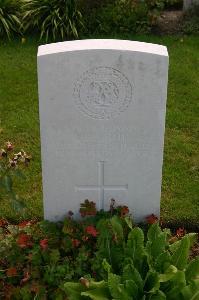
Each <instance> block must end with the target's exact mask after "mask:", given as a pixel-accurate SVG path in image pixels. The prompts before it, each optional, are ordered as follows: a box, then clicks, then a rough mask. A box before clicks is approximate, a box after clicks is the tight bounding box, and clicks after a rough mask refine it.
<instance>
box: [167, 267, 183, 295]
mask: <svg viewBox="0 0 199 300" xmlns="http://www.w3.org/2000/svg"><path fill="white" fill-rule="evenodd" d="M169 283H170V285H169V291H168V292H167V293H166V295H167V298H168V300H176V299H179V300H181V298H180V291H181V290H182V289H183V288H184V287H185V286H186V279H185V273H184V271H177V273H176V274H175V276H173V277H172V278H171V280H170V282H169Z"/></svg>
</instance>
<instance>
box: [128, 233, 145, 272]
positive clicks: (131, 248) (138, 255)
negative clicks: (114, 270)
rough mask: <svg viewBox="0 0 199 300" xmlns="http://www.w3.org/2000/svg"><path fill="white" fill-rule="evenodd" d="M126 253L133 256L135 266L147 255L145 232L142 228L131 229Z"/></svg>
mask: <svg viewBox="0 0 199 300" xmlns="http://www.w3.org/2000/svg"><path fill="white" fill-rule="evenodd" d="M126 254H127V256H128V255H129V256H130V257H131V258H132V260H133V263H134V265H135V266H136V264H137V263H138V264H140V262H141V261H142V258H143V255H145V250H144V233H143V231H142V229H140V228H138V227H135V228H133V229H132V230H131V231H130V233H129V235H128V240H127V248H126Z"/></svg>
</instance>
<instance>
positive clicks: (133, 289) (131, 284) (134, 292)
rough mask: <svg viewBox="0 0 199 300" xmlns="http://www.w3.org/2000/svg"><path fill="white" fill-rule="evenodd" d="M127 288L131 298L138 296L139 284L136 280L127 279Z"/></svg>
mask: <svg viewBox="0 0 199 300" xmlns="http://www.w3.org/2000/svg"><path fill="white" fill-rule="evenodd" d="M125 290H126V292H127V294H128V296H131V297H132V298H131V299H137V298H138V286H137V284H136V283H135V281H134V280H126V281H125Z"/></svg>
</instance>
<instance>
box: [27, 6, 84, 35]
mask: <svg viewBox="0 0 199 300" xmlns="http://www.w3.org/2000/svg"><path fill="white" fill-rule="evenodd" d="M23 10H24V16H23V24H24V30H25V31H28V30H30V29H32V30H33V29H35V30H37V31H38V32H39V33H40V38H41V39H42V38H44V39H45V40H46V41H48V40H50V39H52V40H58V39H61V40H63V39H65V38H71V37H78V30H79V27H81V26H82V15H81V13H80V11H79V10H78V9H77V5H76V0H59V1H57V0H24V5H23Z"/></svg>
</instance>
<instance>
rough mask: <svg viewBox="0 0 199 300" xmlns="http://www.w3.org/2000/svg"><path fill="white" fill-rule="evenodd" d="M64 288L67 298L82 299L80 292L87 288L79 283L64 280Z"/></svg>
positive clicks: (72, 299) (71, 299) (70, 299)
mask: <svg viewBox="0 0 199 300" xmlns="http://www.w3.org/2000/svg"><path fill="white" fill-rule="evenodd" d="M64 290H65V291H66V295H67V299H69V300H82V296H81V293H82V292H85V291H86V290H87V288H86V287H85V286H83V285H82V284H81V283H76V282H66V283H64Z"/></svg>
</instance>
